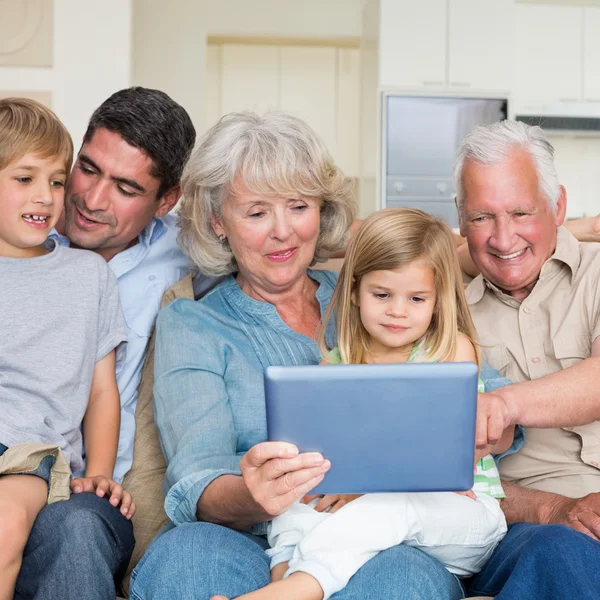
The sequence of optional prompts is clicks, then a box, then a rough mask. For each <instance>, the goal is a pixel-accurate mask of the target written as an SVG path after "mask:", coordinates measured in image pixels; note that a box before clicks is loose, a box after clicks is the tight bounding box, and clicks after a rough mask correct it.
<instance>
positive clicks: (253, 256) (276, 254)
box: [213, 189, 320, 298]
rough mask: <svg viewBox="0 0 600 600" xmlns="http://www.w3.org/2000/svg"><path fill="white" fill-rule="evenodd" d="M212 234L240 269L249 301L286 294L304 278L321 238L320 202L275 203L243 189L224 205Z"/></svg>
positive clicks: (294, 200)
mask: <svg viewBox="0 0 600 600" xmlns="http://www.w3.org/2000/svg"><path fill="white" fill-rule="evenodd" d="M213 229H214V230H215V233H216V234H217V235H218V236H225V238H227V242H228V243H229V245H230V247H231V251H232V253H233V255H234V257H235V259H236V261H237V264H238V269H239V273H238V277H237V281H238V284H239V285H240V287H241V288H242V290H244V292H246V293H247V294H248V295H250V296H251V297H254V298H257V297H263V296H264V295H270V294H277V293H281V292H285V291H288V290H289V289H290V288H292V287H293V286H294V284H296V283H298V281H300V280H301V279H302V278H304V277H306V269H307V268H308V266H309V265H310V263H311V262H312V260H313V257H314V254H315V247H316V244H317V239H318V237H319V232H320V201H319V200H317V199H315V198H305V197H302V196H297V197H285V198H284V197H271V196H264V195H258V194H255V193H253V192H250V191H247V190H244V189H242V191H241V192H240V193H238V194H236V195H233V196H231V197H229V198H227V199H226V200H225V201H224V203H223V217H222V218H221V219H213Z"/></svg>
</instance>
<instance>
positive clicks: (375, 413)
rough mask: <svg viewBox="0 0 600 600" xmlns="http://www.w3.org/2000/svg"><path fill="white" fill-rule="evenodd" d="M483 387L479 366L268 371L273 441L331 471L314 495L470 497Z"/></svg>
mask: <svg viewBox="0 0 600 600" xmlns="http://www.w3.org/2000/svg"><path fill="white" fill-rule="evenodd" d="M477 379H478V371H477V365H475V364H474V363H405V364H395V365H327V366H325V365H323V366H320V365H319V366H317V365H315V366H297V367H268V368H267V369H266V370H265V399H266V413H267V434H268V439H269V440H272V441H277V440H279V441H286V442H291V443H293V444H296V445H297V446H298V448H299V449H300V451H301V452H309V451H318V452H321V453H322V454H323V456H325V457H326V458H328V459H329V460H330V461H331V469H330V471H329V472H328V473H327V474H326V475H325V478H324V479H323V481H322V482H321V483H320V484H319V485H318V486H317V487H316V488H314V490H313V492H314V493H331V494H336V493H338V494H343V493H344V494H345V493H365V492H426V491H461V490H468V489H470V488H471V487H473V463H474V449H475V415H476V409H477ZM313 492H311V493H313Z"/></svg>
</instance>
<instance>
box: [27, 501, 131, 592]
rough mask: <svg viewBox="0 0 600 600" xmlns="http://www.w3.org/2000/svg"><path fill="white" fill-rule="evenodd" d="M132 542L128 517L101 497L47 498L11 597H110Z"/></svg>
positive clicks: (122, 570) (123, 571)
mask: <svg viewBox="0 0 600 600" xmlns="http://www.w3.org/2000/svg"><path fill="white" fill-rule="evenodd" d="M134 544H135V541H134V538H133V527H132V525H131V522H130V521H128V520H127V519H126V518H125V517H123V515H121V513H120V512H119V510H118V509H117V508H115V507H114V506H112V505H111V504H109V502H108V500H107V499H106V498H98V496H96V495H95V494H89V493H82V494H73V495H72V496H71V499H70V500H65V501H63V502H54V503H53V504H48V505H47V506H45V507H44V508H43V509H42V510H41V512H40V514H39V515H38V516H37V519H36V520H35V523H34V524H33V529H32V530H31V534H30V535H29V540H28V541H27V545H26V546H25V551H24V553H23V564H22V566H21V571H20V572H19V577H18V579H17V587H16V592H15V600H25V599H30V598H35V600H56V599H57V598H60V599H61V600H82V599H84V598H85V600H96V599H97V600H107V599H109V598H111V599H112V600H114V598H115V596H116V586H117V584H118V583H120V580H121V579H122V577H123V575H124V573H125V570H126V569H127V565H128V563H129V559H130V557H131V553H132V552H133V546H134Z"/></svg>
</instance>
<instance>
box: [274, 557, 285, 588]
mask: <svg viewBox="0 0 600 600" xmlns="http://www.w3.org/2000/svg"><path fill="white" fill-rule="evenodd" d="M287 570H288V562H287V561H286V562H282V563H279V564H278V565H275V566H274V567H273V568H272V569H271V583H275V582H276V581H281V580H282V579H283V576H284V575H285V572H286V571H287Z"/></svg>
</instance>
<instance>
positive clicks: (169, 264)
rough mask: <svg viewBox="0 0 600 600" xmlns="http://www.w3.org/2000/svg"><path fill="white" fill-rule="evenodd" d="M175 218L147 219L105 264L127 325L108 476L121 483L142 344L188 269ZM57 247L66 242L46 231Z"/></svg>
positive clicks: (129, 446)
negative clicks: (136, 235) (117, 426)
mask: <svg viewBox="0 0 600 600" xmlns="http://www.w3.org/2000/svg"><path fill="white" fill-rule="evenodd" d="M176 220H177V219H176V217H175V216H174V215H167V216H165V217H162V218H160V219H158V218H155V219H153V220H152V221H151V222H150V223H149V224H148V226H147V227H146V228H145V229H144V230H143V231H142V233H141V234H140V236H139V238H138V243H137V244H136V245H135V246H132V247H131V248H127V249H126V250H123V251H122V252H119V254H117V255H116V256H115V257H114V258H113V259H112V260H110V261H109V263H108V265H109V267H110V268H111V269H112V271H113V273H114V274H115V276H116V278H117V281H118V287H119V296H120V299H121V306H122V307H123V313H124V315H125V321H126V323H127V352H126V358H125V361H124V362H119V363H118V364H117V383H118V385H119V393H120V395H121V431H120V436H119V450H118V453H117V462H116V465H115V470H114V474H113V477H114V479H115V481H122V479H123V477H124V476H125V474H126V473H127V471H129V469H130V468H131V463H132V461H133V441H134V436H135V407H136V404H137V399H138V387H139V384H140V380H141V376H142V367H143V365H144V360H145V358H146V350H147V348H148V342H149V341H150V336H151V335H152V330H153V329H154V323H155V321H156V316H157V315H158V311H159V309H160V303H161V300H162V297H163V294H164V293H165V291H166V290H167V289H168V288H169V287H171V286H172V285H173V284H174V283H176V282H177V281H179V280H180V279H181V278H183V277H185V276H186V275H187V274H188V273H189V272H190V271H191V270H192V267H191V266H190V263H189V261H188V259H187V257H186V256H185V255H184V254H183V252H182V251H181V250H180V249H179V246H178V245H177V234H178V232H179V229H178V228H177V225H176ZM51 237H54V238H55V239H56V240H57V241H58V243H59V244H61V245H62V246H68V245H70V244H69V240H68V239H67V238H66V237H65V236H62V235H60V234H58V233H56V232H53V233H51Z"/></svg>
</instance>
